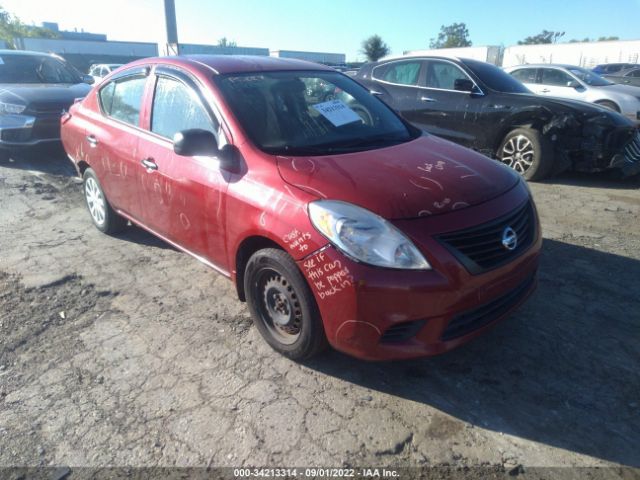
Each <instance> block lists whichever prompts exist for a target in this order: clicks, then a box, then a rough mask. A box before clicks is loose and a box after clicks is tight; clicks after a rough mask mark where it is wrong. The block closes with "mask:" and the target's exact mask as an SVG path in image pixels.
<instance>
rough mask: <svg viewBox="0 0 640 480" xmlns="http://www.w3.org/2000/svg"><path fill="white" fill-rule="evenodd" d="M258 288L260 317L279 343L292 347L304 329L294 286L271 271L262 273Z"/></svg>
mask: <svg viewBox="0 0 640 480" xmlns="http://www.w3.org/2000/svg"><path fill="white" fill-rule="evenodd" d="M256 286H257V288H258V292H261V294H262V302H261V305H260V307H261V308H260V310H261V312H260V313H261V315H260V317H261V319H262V321H263V323H264V325H265V326H266V327H267V329H268V330H269V332H270V333H271V334H272V335H273V336H274V337H275V338H276V339H277V340H278V341H279V342H281V343H283V344H286V345H291V344H292V343H294V342H295V341H296V340H297V339H298V337H299V336H300V331H301V328H302V309H301V308H300V302H299V299H298V296H297V294H296V292H295V291H294V289H293V286H292V285H291V284H290V283H289V282H288V281H287V279H286V278H284V277H283V276H282V275H280V274H279V273H277V272H275V271H273V270H270V269H269V270H264V271H262V272H261V274H260V275H259V277H258V282H257V285H256Z"/></svg>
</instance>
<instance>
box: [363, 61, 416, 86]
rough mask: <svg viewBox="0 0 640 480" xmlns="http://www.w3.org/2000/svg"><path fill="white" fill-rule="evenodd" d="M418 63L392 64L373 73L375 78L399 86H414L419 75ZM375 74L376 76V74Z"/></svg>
mask: <svg viewBox="0 0 640 480" xmlns="http://www.w3.org/2000/svg"><path fill="white" fill-rule="evenodd" d="M420 63H421V62H419V61H413V62H394V63H391V64H388V65H385V66H384V68H382V69H381V71H379V72H374V75H375V78H377V79H379V80H384V81H385V82H389V83H396V84H399V85H416V84H417V83H418V75H419V74H420ZM376 73H377V74H376Z"/></svg>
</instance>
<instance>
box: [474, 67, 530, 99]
mask: <svg viewBox="0 0 640 480" xmlns="http://www.w3.org/2000/svg"><path fill="white" fill-rule="evenodd" d="M462 63H464V64H465V65H466V66H467V68H469V70H471V71H472V72H473V73H474V74H475V76H476V77H478V78H479V79H480V81H482V82H483V83H484V84H485V85H486V86H487V87H489V88H490V89H491V90H494V91H496V92H503V93H531V91H530V90H529V89H528V88H527V87H525V86H524V85H523V84H522V83H520V82H519V81H518V80H516V79H515V78H513V77H512V76H511V75H509V74H508V73H506V72H505V71H504V70H502V69H501V68H498V67H496V66H495V65H491V64H490V63H485V62H479V61H477V60H466V59H465V60H462Z"/></svg>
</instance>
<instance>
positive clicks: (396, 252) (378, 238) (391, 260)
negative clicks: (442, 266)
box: [309, 200, 431, 270]
mask: <svg viewBox="0 0 640 480" xmlns="http://www.w3.org/2000/svg"><path fill="white" fill-rule="evenodd" d="M309 217H310V218H311V223H313V226H314V227H316V228H317V229H318V231H319V232H320V233H321V234H322V235H324V236H325V237H327V239H328V240H329V241H330V242H331V243H332V244H333V245H334V246H336V247H337V248H339V249H340V250H342V251H343V252H344V253H345V254H346V255H348V256H350V257H352V258H354V259H355V260H358V261H361V262H363V263H368V264H369V265H375V266H377V267H388V268H403V269H410V270H428V269H431V265H429V262H427V260H426V259H425V258H424V256H423V255H422V254H421V253H420V251H418V249H417V248H416V247H415V245H414V244H413V243H412V242H411V240H409V239H408V238H407V237H405V236H404V234H403V233H402V232H400V230H398V229H397V228H396V227H394V226H393V225H391V223H389V222H387V221H386V220H385V219H384V218H382V217H380V216H378V215H376V214H375V213H372V212H370V211H369V210H365V209H364V208H361V207H358V206H356V205H352V204H350V203H346V202H340V201H337V200H318V201H315V202H311V203H310V204H309Z"/></svg>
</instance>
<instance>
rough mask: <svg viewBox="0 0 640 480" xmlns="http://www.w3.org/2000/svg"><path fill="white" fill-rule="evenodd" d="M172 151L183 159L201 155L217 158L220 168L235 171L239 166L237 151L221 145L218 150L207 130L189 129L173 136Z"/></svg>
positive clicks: (212, 135)
mask: <svg viewBox="0 0 640 480" xmlns="http://www.w3.org/2000/svg"><path fill="white" fill-rule="evenodd" d="M173 151H174V152H175V153H176V154H178V155H181V156H183V157H194V156H196V155H201V156H205V157H217V158H218V161H219V164H220V168H223V169H225V170H229V171H236V170H237V169H238V165H239V164H240V155H239V152H238V149H237V148H236V147H234V146H233V145H229V144H226V145H223V147H222V148H218V142H217V141H216V137H215V135H214V134H213V133H212V132H210V131H209V130H202V129H200V128H191V129H189V130H182V131H180V132H178V133H176V134H175V135H174V136H173Z"/></svg>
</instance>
